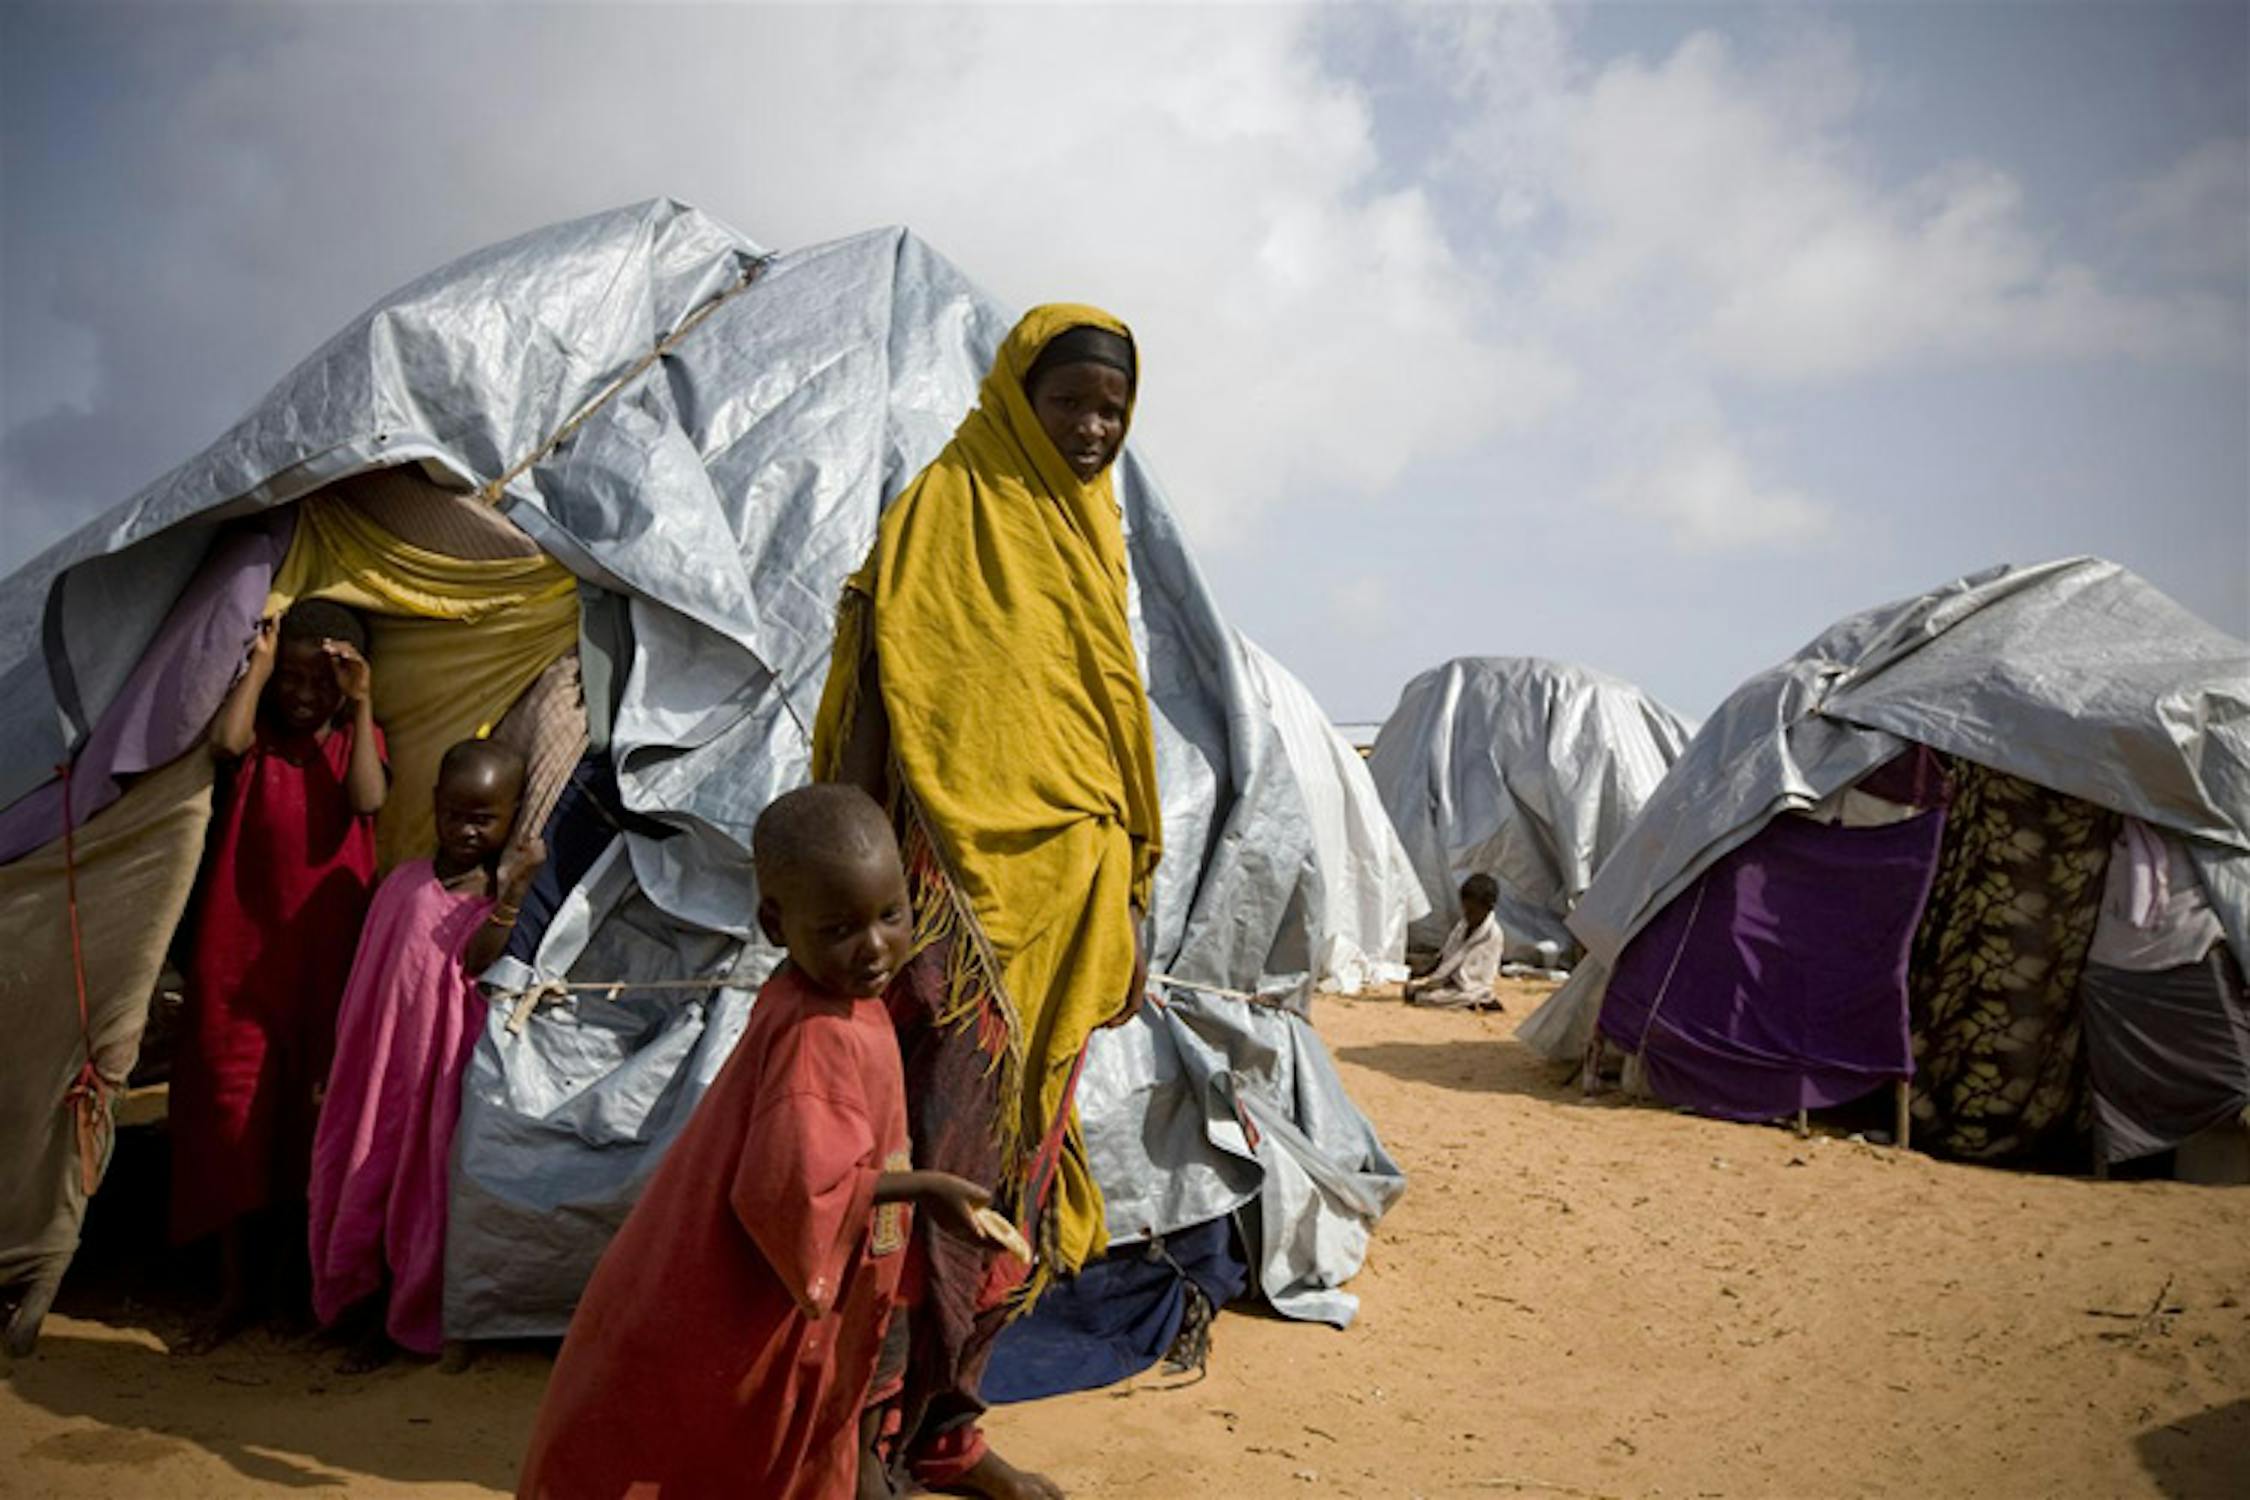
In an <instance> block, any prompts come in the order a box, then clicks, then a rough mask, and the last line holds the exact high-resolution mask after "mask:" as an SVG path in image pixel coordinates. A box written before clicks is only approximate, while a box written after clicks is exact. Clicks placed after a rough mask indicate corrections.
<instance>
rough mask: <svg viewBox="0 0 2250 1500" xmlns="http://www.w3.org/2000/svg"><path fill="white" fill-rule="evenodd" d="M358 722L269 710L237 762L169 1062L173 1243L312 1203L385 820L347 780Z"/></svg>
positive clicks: (200, 895) (200, 905) (206, 878)
mask: <svg viewBox="0 0 2250 1500" xmlns="http://www.w3.org/2000/svg"><path fill="white" fill-rule="evenodd" d="M353 732H354V731H353V726H352V725H351V724H349V723H346V724H344V725H341V726H339V727H337V728H335V729H332V730H330V731H329V733H328V735H327V737H326V738H325V739H316V738H315V737H314V736H312V735H309V734H306V735H286V734H277V733H275V732H274V731H273V730H272V729H271V728H269V727H268V726H267V725H265V724H263V723H260V724H259V725H258V728H257V732H256V734H255V736H254V738H253V739H252V740H251V743H250V748H249V749H248V750H247V751H246V752H245V753H244V754H243V757H242V759H241V760H240V761H239V762H237V763H236V765H235V767H234V772H233V779H232V782H231V784H230V787H229V790H228V795H227V798H226V801H225V804H224V806H223V807H222V808H221V810H220V812H219V814H218V818H217V827H216V829H215V831H214V834H213V837H212V840H211V853H210V860H209V864H208V866H207V867H206V869H205V871H204V875H203V881H202V885H201V886H200V888H199V889H198V891H197V893H196V902H197V909H196V917H195V925H194V935H195V936H194V947H193V950H192V951H191V953H190V955H189V958H188V964H187V972H186V974H185V976H184V977H185V979H186V997H185V998H186V1010H185V1014H184V1017H183V1019H184V1026H183V1028H182V1032H181V1037H180V1046H179V1052H178V1055H177V1056H176V1057H175V1058H174V1059H173V1062H172V1086H171V1101H170V1105H169V1111H170V1116H171V1131H172V1238H173V1240H174V1241H175V1242H177V1243H182V1244H184V1243H186V1242H187V1241H189V1240H193V1239H198V1238H200V1237H201V1236H203V1235H206V1234H209V1233H210V1232H212V1231H213V1230H215V1229H219V1228H222V1227H224V1226H225V1225H227V1224H229V1223H232V1222H233V1221H234V1220H235V1219H237V1218H239V1217H240V1216H241V1215H243V1214H246V1213H251V1212H253V1211H255V1210H257V1209H261V1208H264V1207H265V1206H267V1205H268V1204H269V1203H301V1202H303V1201H304V1197H305V1184H306V1181H307V1179H308V1177H309V1176H310V1173H311V1162H312V1132H313V1110H312V1099H313V1090H314V1089H315V1088H316V1087H318V1086H319V1085H320V1084H322V1083H324V1082H326V1081H327V1078H328V1061H329V1056H330V1053H331V1052H332V1051H333V1049H334V1047H335V1043H336V1005H337V1002H338V1001H339V1000H340V999H341V998H342V996H343V993H344V982H345V980H346V979H347V978H349V977H350V975H351V968H352V950H353V948H354V947H355V946H356V945H357V943H358V941H359V926H360V921H361V919H362V918H363V917H365V916H366V914H367V900H368V895H369V892H370V891H371V890H372V889H373V888H374V884H375V820H374V819H373V818H372V817H361V816H359V815H358V814H356V813H354V812H353V811H352V806H351V796H350V794H349V792H348V791H347V790H346V788H345V773H346V771H347V770H348V769H349V767H350V766H351V757H352V738H353ZM375 734H376V744H377V746H378V748H380V747H381V745H382V730H380V729H377V730H376V731H375Z"/></svg>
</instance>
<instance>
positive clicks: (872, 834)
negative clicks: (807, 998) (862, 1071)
mask: <svg viewBox="0 0 2250 1500" xmlns="http://www.w3.org/2000/svg"><path fill="white" fill-rule="evenodd" d="M750 851H751V854H752V856H753V857H754V858H755V859H756V860H757V862H758V926H759V929H760V930H761V931H763V932H764V933H765V935H766V939H767V941H769V942H771V943H773V944H775V945H776V946H777V947H781V948H784V949H787V950H788V953H789V961H790V962H791V963H793V964H795V965H796V966H797V968H798V969H799V970H800V971H801V972H802V973H803V974H804V975H805V977H806V978H808V979H810V980H811V981H812V983H813V985H814V986H815V987H816V988H819V989H822V990H826V991H827V992H829V993H830V994H832V995H839V996H844V997H847V998H865V997H870V996H875V995H880V994H882V993H883V990H884V988H885V986H887V985H888V984H889V983H890V982H891V979H892V977H893V976H894V975H896V974H897V973H898V971H899V968H900V967H901V966H902V965H903V964H905V962H906V960H907V957H908V956H909V954H911V953H912V951H913V946H914V909H913V906H912V904H911V903H910V902H909V901H908V899H907V895H906V875H905V872H904V871H903V870H901V869H900V868H899V859H898V840H897V839H896V838H894V837H892V835H891V820H890V819H889V818H887V817H885V816H884V815H883V809H882V808H880V807H878V806H876V804H875V799H874V798H872V797H870V796H868V795H867V793H865V792H863V791H861V790H860V789H859V788H858V787H856V786H850V785H847V784H846V783H843V782H835V781H830V782H822V783H820V784H818V785H816V786H807V787H799V788H798V789H797V790H795V791H793V792H784V793H782V794H781V795H780V796H778V797H776V798H774V799H773V801H772V802H771V803H769V804H767V807H766V810H765V811H764V812H763V813H761V814H760V815H759V817H758V827H757V830H756V831H755V832H754V833H752V834H751V836H750Z"/></svg>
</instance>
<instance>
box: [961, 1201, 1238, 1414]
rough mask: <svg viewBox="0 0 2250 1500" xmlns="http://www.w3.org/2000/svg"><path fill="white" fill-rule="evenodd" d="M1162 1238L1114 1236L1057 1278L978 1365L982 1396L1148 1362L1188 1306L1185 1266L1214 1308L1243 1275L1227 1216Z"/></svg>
mask: <svg viewBox="0 0 2250 1500" xmlns="http://www.w3.org/2000/svg"><path fill="white" fill-rule="evenodd" d="M1162 1245H1163V1250H1164V1255H1158V1254H1155V1253H1154V1252H1153V1250H1152V1248H1151V1246H1150V1245H1149V1244H1148V1243H1146V1242H1141V1243H1136V1244H1131V1245H1120V1246H1119V1247H1118V1248H1117V1249H1115V1250H1113V1251H1111V1252H1110V1253H1109V1254H1107V1255H1105V1256H1103V1257H1102V1258H1101V1259H1099V1260H1096V1261H1091V1262H1089V1263H1088V1264H1087V1265H1086V1268H1085V1269H1084V1270H1082V1271H1080V1272H1079V1273H1078V1274H1077V1275H1076V1276H1073V1277H1070V1278H1069V1279H1067V1280H1063V1281H1059V1282H1057V1283H1056V1284H1055V1285H1054V1286H1053V1287H1051V1288H1050V1289H1049V1290H1048V1291H1047V1292H1046V1293H1045V1294H1044V1295H1043V1296H1041V1297H1040V1299H1039V1301H1038V1303H1037V1305H1035V1306H1034V1307H1033V1308H1032V1310H1031V1312H1030V1313H1029V1314H1028V1315H1026V1316H1024V1317H1022V1318H1018V1319H1017V1320H1016V1321H1015V1322H1013V1323H1010V1324H1009V1325H1008V1326H1007V1327H1006V1328H1004V1329H1002V1330H1001V1332H1000V1337H999V1340H998V1341H997V1342H996V1343H995V1344H994V1345H993V1349H992V1363H991V1364H989V1365H987V1366H986V1367H985V1372H984V1383H983V1385H982V1387H981V1390H980V1394H981V1395H982V1396H983V1398H984V1400H985V1401H987V1402H988V1403H991V1404H993V1405H1003V1404H1005V1403H1008V1402H1011V1401H1037V1400H1040V1399H1042V1398H1044V1397H1047V1396H1060V1395H1062V1394H1064V1393H1065V1392H1068V1391H1090V1390H1093V1389H1095V1388H1097V1387H1100V1386H1105V1385H1114V1384H1116V1383H1117V1382H1118V1381H1120V1380H1124V1379H1127V1378H1128V1377H1130V1376H1134V1375H1138V1374H1139V1373H1140V1372H1141V1371H1143V1370H1145V1369H1147V1368H1148V1367H1149V1366H1150V1365H1153V1364H1155V1363H1156V1362H1157V1360H1159V1359H1161V1358H1163V1356H1164V1351H1165V1350H1167V1349H1169V1348H1171V1347H1172V1340H1173V1339H1174V1338H1176V1337H1178V1335H1179V1332H1180V1321H1181V1319H1182V1318H1183V1317H1184V1316H1185V1315H1186V1312H1187V1295H1188V1294H1187V1281H1186V1280H1183V1279H1182V1277H1181V1274H1180V1273H1181V1272H1182V1271H1185V1272H1186V1273H1187V1276H1188V1277H1189V1278H1192V1279H1193V1280H1194V1282H1195V1284H1196V1285H1197V1286H1199V1287H1201V1288H1202V1289H1203V1295H1204V1296H1205V1297H1207V1298H1209V1299H1210V1301H1211V1305H1212V1306H1213V1307H1214V1308H1217V1307H1224V1306H1225V1305H1226V1304H1227V1303H1229V1302H1231V1301H1233V1300H1234V1299H1235V1298H1237V1297H1239V1296H1241V1295H1242V1294H1243V1292H1244V1290H1245V1289H1247V1288H1248V1286H1249V1285H1250V1267H1249V1265H1248V1264H1247V1263H1246V1262H1245V1261H1244V1260H1243V1258H1242V1252H1241V1250H1240V1249H1239V1248H1237V1247H1236V1245H1235V1236H1234V1222H1233V1220H1232V1218H1218V1219H1212V1220H1210V1221H1209V1222H1207V1223H1203V1224H1197V1225H1195V1226H1193V1227H1192V1228H1188V1229H1182V1230H1179V1231H1177V1232H1175V1233H1173V1234H1170V1235H1167V1236H1165V1237H1164V1239H1163V1241H1162ZM1164 1256H1169V1257H1170V1260H1166V1259H1165V1258H1164ZM1175 1264H1176V1265H1177V1267H1178V1269H1174V1266H1175Z"/></svg>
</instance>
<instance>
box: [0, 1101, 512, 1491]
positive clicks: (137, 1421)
mask: <svg viewBox="0 0 2250 1500" xmlns="http://www.w3.org/2000/svg"><path fill="white" fill-rule="evenodd" d="M168 1158H169V1152H168V1148H167V1142H166V1140H165V1138H164V1135H163V1133H162V1131H161V1130H160V1129H151V1128H146V1127H137V1128H134V1129H130V1130H125V1131H121V1132H120V1133H119V1137H118V1143H117V1151H116V1155H115V1156H114V1158H113V1159H112V1162H111V1166H110V1172H109V1175H108V1179H107V1181H105V1183H104V1184H103V1187H102V1191H101V1192H100V1193H99V1194H97V1195H96V1196H95V1198H94V1200H93V1202H92V1203H91V1204H90V1205H89V1212H88V1216H87V1223H86V1234H85V1238H84V1241H83V1243H82V1245H81V1247H80V1251H79V1255H78V1257H77V1259H76V1261H75V1262H74V1263H73V1264H72V1266H71V1268H70V1272H69V1274H68V1275H66V1276H65V1277H64V1279H63V1284H62V1293H61V1295H60V1296H59V1297H58V1298H57V1300H56V1304H55V1310H56V1312H57V1313H58V1314H59V1315H60V1317H61V1318H62V1319H71V1320H77V1321H76V1324H75V1326H64V1325H63V1323H61V1322H59V1321H57V1320H55V1319H50V1320H49V1322H48V1323H47V1326H46V1329H45V1331H44V1333H43V1334H42V1335H41V1337H40V1340H39V1346H38V1351H37V1352H36V1353H35V1354H33V1355H31V1356H30V1357H29V1358H25V1359H17V1360H7V1359H0V1382H4V1383H5V1385H6V1387H7V1390H8V1392H9V1396H10V1398H11V1399H14V1400H18V1401H21V1402H23V1403H25V1404H27V1405H29V1406H33V1407H37V1408H40V1409H42V1410H44V1411H47V1412H51V1413H53V1414H54V1415H56V1416H58V1417H64V1418H70V1419H75V1420H78V1421H84V1422H95V1423H100V1424H101V1425H100V1427H98V1428H77V1429H73V1430H68V1431H63V1432H57V1433H53V1434H51V1435H49V1436H46V1437H44V1438H41V1439H38V1440H36V1441H31V1442H28V1443H25V1444H24V1445H22V1447H21V1448H20V1450H19V1451H20V1459H19V1462H24V1461H28V1463H30V1464H31V1465H34V1466H36V1467H38V1468H44V1469H47V1470H48V1471H49V1472H52V1470H54V1469H57V1468H64V1467H68V1468H73V1469H77V1468H83V1469H84V1470H85V1471H87V1473H88V1474H89V1477H91V1476H92V1475H94V1474H96V1473H99V1472H102V1471H108V1472H109V1473H110V1474H111V1475H113V1476H114V1478H115V1480H116V1481H117V1482H114V1483H111V1484H110V1485H109V1486H108V1489H109V1491H110V1492H111V1493H114V1494H120V1495H138V1494H142V1493H147V1492H148V1491H147V1490H146V1489H145V1488H144V1486H145V1484H146V1481H147V1474H146V1472H145V1469H146V1466H147V1465H149V1464H153V1463H161V1462H162V1461H163V1460H165V1459H166V1458H167V1457H168V1456H177V1455H180V1454H182V1453H184V1452H186V1451H188V1450H200V1451H202V1452H205V1453H208V1454H211V1455H212V1456H214V1457H216V1458H218V1459H219V1460H221V1461H222V1462H224V1463H226V1464H227V1465H229V1466H230V1467H231V1468H233V1469H234V1471H235V1472H236V1473H238V1474H240V1475H241V1476H242V1478H243V1480H244V1484H243V1485H242V1486H241V1488H245V1489H247V1488H249V1487H250V1485H252V1484H260V1485H278V1486H284V1487H288V1488H293V1489H343V1488H348V1487H350V1485H351V1484H352V1482H353V1479H354V1478H355V1477H359V1476H365V1477H371V1478H378V1479H384V1480H389V1481H394V1482H397V1483H404V1484H413V1483H436V1482H448V1481H449V1482H453V1483H465V1484H476V1485H483V1486H486V1487H488V1488H491V1489H495V1490H500V1491H503V1492H505V1491H509V1490H512V1489H514V1487H515V1479H516V1462H517V1460H518V1459H519V1458H520V1457H521V1455H522V1453H523V1449H524V1444H525V1443H526V1442H527V1441H528V1440H529V1438H530V1434H531V1424H532V1421H533V1419H534V1417H535V1416H536V1414H537V1410H538V1403H539V1397H540V1393H541V1391H542V1390H543V1389H544V1387H545V1384H546V1377H547V1371H548V1369H549V1368H550V1367H551V1365H552V1348H551V1346H547V1345H527V1346H498V1347H493V1346H485V1347H483V1348H482V1349H480V1352H479V1354H478V1358H477V1362H476V1364H475V1366H474V1367H473V1368H471V1369H470V1370H469V1371H467V1372H465V1373H463V1374H460V1375H443V1374H440V1373H438V1371H437V1369H436V1368H435V1366H434V1365H433V1364H432V1363H430V1362H429V1361H423V1360H401V1361H399V1362H398V1363H396V1364H394V1365H392V1366H390V1367H388V1368H385V1369H382V1370H379V1371H376V1372H374V1373H373V1374H369V1375H363V1376H340V1375H337V1374H336V1373H334V1372H335V1366H336V1364H337V1361H338V1359H339V1358H340V1356H341V1352H342V1351H341V1350H340V1349H338V1348H335V1347H325V1346H323V1345H321V1344H319V1343H316V1342H314V1341H310V1340H303V1339H296V1340H292V1339H286V1338H282V1337H279V1336H277V1335H275V1334H272V1333H270V1332H267V1331H264V1330H259V1331H253V1332H251V1333H247V1334H245V1335H243V1336H242V1337H241V1338H239V1339H237V1340H235V1341H233V1342H231V1343H229V1344H227V1345H224V1346H223V1347H221V1348H219V1349H218V1350H215V1351H214V1352H212V1353H211V1354H209V1355H207V1356H204V1357H202V1358H183V1357H179V1356H175V1355H173V1354H171V1353H168V1352H167V1351H166V1350H165V1349H164V1348H162V1347H156V1346H155V1345H156V1344H170V1343H175V1342H177V1340H178V1339H179V1338H180V1336H181V1335H183V1334H185V1333H186V1331H187V1330H188V1328H189V1327H190V1326H191V1325H192V1323H193V1322H194V1321H195V1318H196V1317H197V1316H198V1315H200V1314H201V1313H202V1312H203V1311H204V1309H206V1308H207V1307H208V1306H209V1305H210V1303H211V1302H212V1300H214V1298H215V1291H216V1288H215V1278H214V1277H212V1276H211V1274H210V1271H211V1269H212V1268H211V1267H210V1265H209V1264H207V1262H208V1261H209V1260H210V1259H211V1256H210V1255H209V1253H208V1249H207V1247H206V1248H205V1249H203V1250H201V1251H189V1252H181V1251H173V1250H168V1249H167V1248H166V1244H165V1239H166V1236H165V1210H166V1205H167V1202H168V1188H169V1177H168V1174H167V1170H166V1168H167V1165H168ZM88 1324H92V1325H97V1326H95V1327H94V1328H91V1329H89V1328H88V1327H87V1326H86V1325H88ZM148 1340H154V1341H155V1343H154V1344H152V1343H151V1342H149V1341H148ZM33 1488H34V1490H35V1491H36V1489H37V1486H36V1484H35V1485H34V1486H33ZM0 1493H12V1491H10V1489H9V1483H8V1481H7V1480H5V1479H0Z"/></svg>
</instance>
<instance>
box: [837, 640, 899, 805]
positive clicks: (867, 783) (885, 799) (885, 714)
mask: <svg viewBox="0 0 2250 1500" xmlns="http://www.w3.org/2000/svg"><path fill="white" fill-rule="evenodd" d="M838 779H839V780H841V781H843V782H845V783H847V784H848V785H851V786H856V787H858V788H859V789H860V790H861V791H863V792H865V793H867V795H868V796H870V797H873V798H874V799H875V804H876V806H878V807H888V806H890V805H891V786H890V781H891V714H890V710H889V709H887V708H885V707H884V706H883V677H882V673H881V672H879V671H878V670H877V669H876V662H875V653H874V652H873V651H869V652H868V653H867V660H866V661H864V662H862V663H861V664H860V669H859V695H858V707H857V708H856V709H855V710H854V712H853V714H852V731H851V735H850V737H849V738H847V739H846V740H845V741H844V753H843V756H842V759H841V762H840V764H839V767H838Z"/></svg>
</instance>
